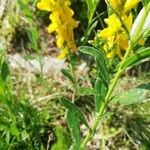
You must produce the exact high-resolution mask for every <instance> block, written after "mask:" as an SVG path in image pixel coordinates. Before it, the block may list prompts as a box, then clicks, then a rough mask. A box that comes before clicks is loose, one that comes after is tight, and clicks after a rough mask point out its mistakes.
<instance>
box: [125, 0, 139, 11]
mask: <svg viewBox="0 0 150 150" xmlns="http://www.w3.org/2000/svg"><path fill="white" fill-rule="evenodd" d="M139 2H140V0H127V1H126V3H125V6H124V11H125V12H127V11H130V10H131V9H132V8H134V7H135V6H136V5H137V4H138V3H139Z"/></svg>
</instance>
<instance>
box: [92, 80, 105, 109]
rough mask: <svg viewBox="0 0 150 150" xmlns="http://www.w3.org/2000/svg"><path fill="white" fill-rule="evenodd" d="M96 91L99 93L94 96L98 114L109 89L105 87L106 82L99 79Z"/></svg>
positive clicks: (96, 83)
mask: <svg viewBox="0 0 150 150" xmlns="http://www.w3.org/2000/svg"><path fill="white" fill-rule="evenodd" d="M94 89H95V91H96V93H97V94H95V95H94V100H95V108H96V111H97V112H98V111H99V109H100V107H101V105H102V103H103V102H104V99H105V96H106V94H107V90H108V89H107V87H106V86H105V83H104V81H103V80H102V79H100V78H97V80H96V82H95V87H94Z"/></svg>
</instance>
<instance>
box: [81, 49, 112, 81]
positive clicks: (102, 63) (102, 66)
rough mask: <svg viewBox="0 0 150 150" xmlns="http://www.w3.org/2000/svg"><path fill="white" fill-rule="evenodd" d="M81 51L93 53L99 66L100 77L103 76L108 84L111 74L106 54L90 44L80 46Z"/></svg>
mask: <svg viewBox="0 0 150 150" xmlns="http://www.w3.org/2000/svg"><path fill="white" fill-rule="evenodd" d="M79 51H81V52H82V53H85V54H88V55H92V56H93V57H94V58H95V61H96V64H97V68H98V71H99V73H100V76H99V77H100V78H102V79H103V80H104V81H105V82H106V84H109V74H108V69H107V64H106V58H105V56H104V54H103V53H102V52H101V51H100V50H99V49H96V48H94V47H89V46H80V47H79Z"/></svg>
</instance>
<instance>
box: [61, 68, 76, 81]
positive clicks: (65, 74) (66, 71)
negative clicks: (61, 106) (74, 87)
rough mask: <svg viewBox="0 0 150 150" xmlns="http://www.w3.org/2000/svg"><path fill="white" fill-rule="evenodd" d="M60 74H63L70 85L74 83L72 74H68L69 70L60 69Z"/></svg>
mask: <svg viewBox="0 0 150 150" xmlns="http://www.w3.org/2000/svg"><path fill="white" fill-rule="evenodd" d="M61 72H62V73H63V75H64V76H65V77H67V78H68V79H69V80H70V81H71V82H72V83H74V78H73V76H72V74H71V73H70V70H69V69H62V70H61Z"/></svg>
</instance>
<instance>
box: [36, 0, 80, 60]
mask: <svg viewBox="0 0 150 150" xmlns="http://www.w3.org/2000/svg"><path fill="white" fill-rule="evenodd" d="M70 5H71V3H70V1H69V0H41V2H39V3H38V4H37V7H38V8H39V9H41V10H47V11H50V12H51V14H50V17H49V18H50V20H51V24H50V25H49V27H48V31H49V32H50V33H51V32H56V34H57V36H56V39H57V42H56V44H57V47H58V48H59V49H60V50H61V51H62V52H61V53H62V54H61V56H60V58H62V57H65V56H66V55H67V54H68V50H69V49H70V50H71V51H73V52H75V51H76V50H77V48H76V45H75V41H74V32H73V29H74V28H76V27H77V26H78V22H77V21H76V20H74V19H73V18H72V16H73V15H74V12H73V10H72V9H71V8H70Z"/></svg>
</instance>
